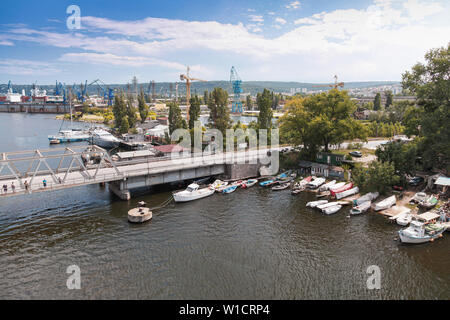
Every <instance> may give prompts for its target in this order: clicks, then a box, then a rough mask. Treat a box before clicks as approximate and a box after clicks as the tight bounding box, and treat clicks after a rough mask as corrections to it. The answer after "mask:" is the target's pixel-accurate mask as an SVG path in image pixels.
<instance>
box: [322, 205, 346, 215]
mask: <svg viewBox="0 0 450 320" xmlns="http://www.w3.org/2000/svg"><path fill="white" fill-rule="evenodd" d="M341 208H342V206H341V205H340V204H338V205H335V206H332V207H328V208H325V209H323V210H322V212H323V213H325V214H328V215H330V214H334V213H336V212H338V211H339V210H341Z"/></svg>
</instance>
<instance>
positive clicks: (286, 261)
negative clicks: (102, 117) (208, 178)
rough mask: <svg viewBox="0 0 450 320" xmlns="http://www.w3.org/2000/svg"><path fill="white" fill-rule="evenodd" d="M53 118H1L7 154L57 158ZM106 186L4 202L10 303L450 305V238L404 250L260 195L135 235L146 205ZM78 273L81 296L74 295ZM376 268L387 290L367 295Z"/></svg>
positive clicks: (361, 219) (389, 233)
mask: <svg viewBox="0 0 450 320" xmlns="http://www.w3.org/2000/svg"><path fill="white" fill-rule="evenodd" d="M60 125H61V122H60V121H57V120H54V117H53V116H52V115H26V114H0V136H1V137H2V139H0V152H5V151H16V150H29V149H35V148H47V147H48V140H47V135H49V134H55V133H56V132H57V131H58V129H59V127H60ZM169 196H170V191H169V190H167V189H163V188H159V189H154V190H153V191H152V193H144V194H140V195H139V194H134V195H133V198H132V200H131V201H129V202H127V201H121V200H119V199H118V198H116V197H115V196H112V195H111V194H110V193H109V191H108V188H107V187H101V186H98V185H92V186H84V187H78V188H73V189H68V190H60V191H55V192H45V193H39V194H32V195H27V196H20V197H9V198H0V299H17V298H18V299H38V298H40V299H41V298H44V299H46V298H49V299H60V298H62V299H96V298H97V299H107V298H117V299H184V298H185V299H449V298H450V256H449V253H450V250H449V246H450V234H449V233H448V232H447V233H446V234H444V238H443V239H439V240H437V241H436V242H434V243H429V244H424V245H415V246H407V245H402V244H400V243H399V242H398V241H395V240H394V238H395V237H396V232H397V230H399V227H398V226H396V225H394V224H390V223H388V222H387V221H386V219H385V218H383V217H382V216H380V215H378V214H375V213H369V214H366V215H362V216H358V217H352V218H347V217H346V216H347V212H346V210H347V209H345V210H344V209H342V210H341V211H340V212H338V213H337V214H335V215H332V216H324V215H322V214H320V213H319V212H317V211H315V210H312V209H307V208H305V203H306V202H307V201H310V200H312V199H313V198H314V196H313V195H312V194H309V193H302V194H300V195H298V196H292V195H291V194H290V192H289V191H288V190H285V191H278V192H272V191H270V190H268V189H263V188H260V187H258V186H254V187H252V188H251V189H248V190H237V191H236V192H234V193H232V194H229V195H218V194H216V195H213V196H211V197H208V198H205V199H202V200H199V201H195V202H191V203H185V204H174V203H172V204H170V205H169V206H167V207H165V208H163V209H160V210H157V211H155V212H154V215H153V219H152V221H150V222H148V223H145V224H141V225H132V224H129V223H128V221H127V211H128V210H129V209H131V208H133V207H135V206H136V205H137V203H138V202H139V201H142V200H144V201H146V202H147V203H148V204H149V206H150V207H153V206H157V205H158V204H160V203H162V202H163V201H165V200H166V199H167V198H168V197H169ZM74 264H75V265H78V266H79V267H80V270H81V289H80V290H68V289H67V287H66V281H67V277H68V276H69V275H68V274H66V269H67V267H68V266H70V265H74ZM371 265H377V266H379V267H380V269H381V289H380V290H369V289H367V285H366V281H367V278H368V277H369V275H368V274H367V273H366V270H367V268H368V267H369V266H371Z"/></svg>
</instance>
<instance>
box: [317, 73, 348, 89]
mask: <svg viewBox="0 0 450 320" xmlns="http://www.w3.org/2000/svg"><path fill="white" fill-rule="evenodd" d="M337 79H338V77H337V76H334V84H320V85H316V86H313V87H314V88H318V87H330V88H333V89H337V88H338V87H341V88H343V87H344V83H343V82H338V81H337Z"/></svg>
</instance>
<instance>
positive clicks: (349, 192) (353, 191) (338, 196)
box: [336, 187, 359, 200]
mask: <svg viewBox="0 0 450 320" xmlns="http://www.w3.org/2000/svg"><path fill="white" fill-rule="evenodd" d="M358 192H359V188H358V187H354V188H351V189H348V190H345V191H342V192H339V193H336V199H338V200H339V199H342V198H345V197H349V196H352V195H354V194H357V193H358Z"/></svg>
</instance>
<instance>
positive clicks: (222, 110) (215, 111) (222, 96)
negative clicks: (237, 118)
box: [208, 88, 231, 137]
mask: <svg viewBox="0 0 450 320" xmlns="http://www.w3.org/2000/svg"><path fill="white" fill-rule="evenodd" d="M208 100H209V101H208V109H209V111H210V112H209V123H210V125H211V127H212V128H215V129H218V130H220V131H221V132H222V134H223V136H224V137H225V134H226V129H229V128H230V126H231V118H230V109H229V108H228V92H227V91H225V90H223V89H222V88H214V90H213V92H212V93H211V96H210V98H209V99H208Z"/></svg>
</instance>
